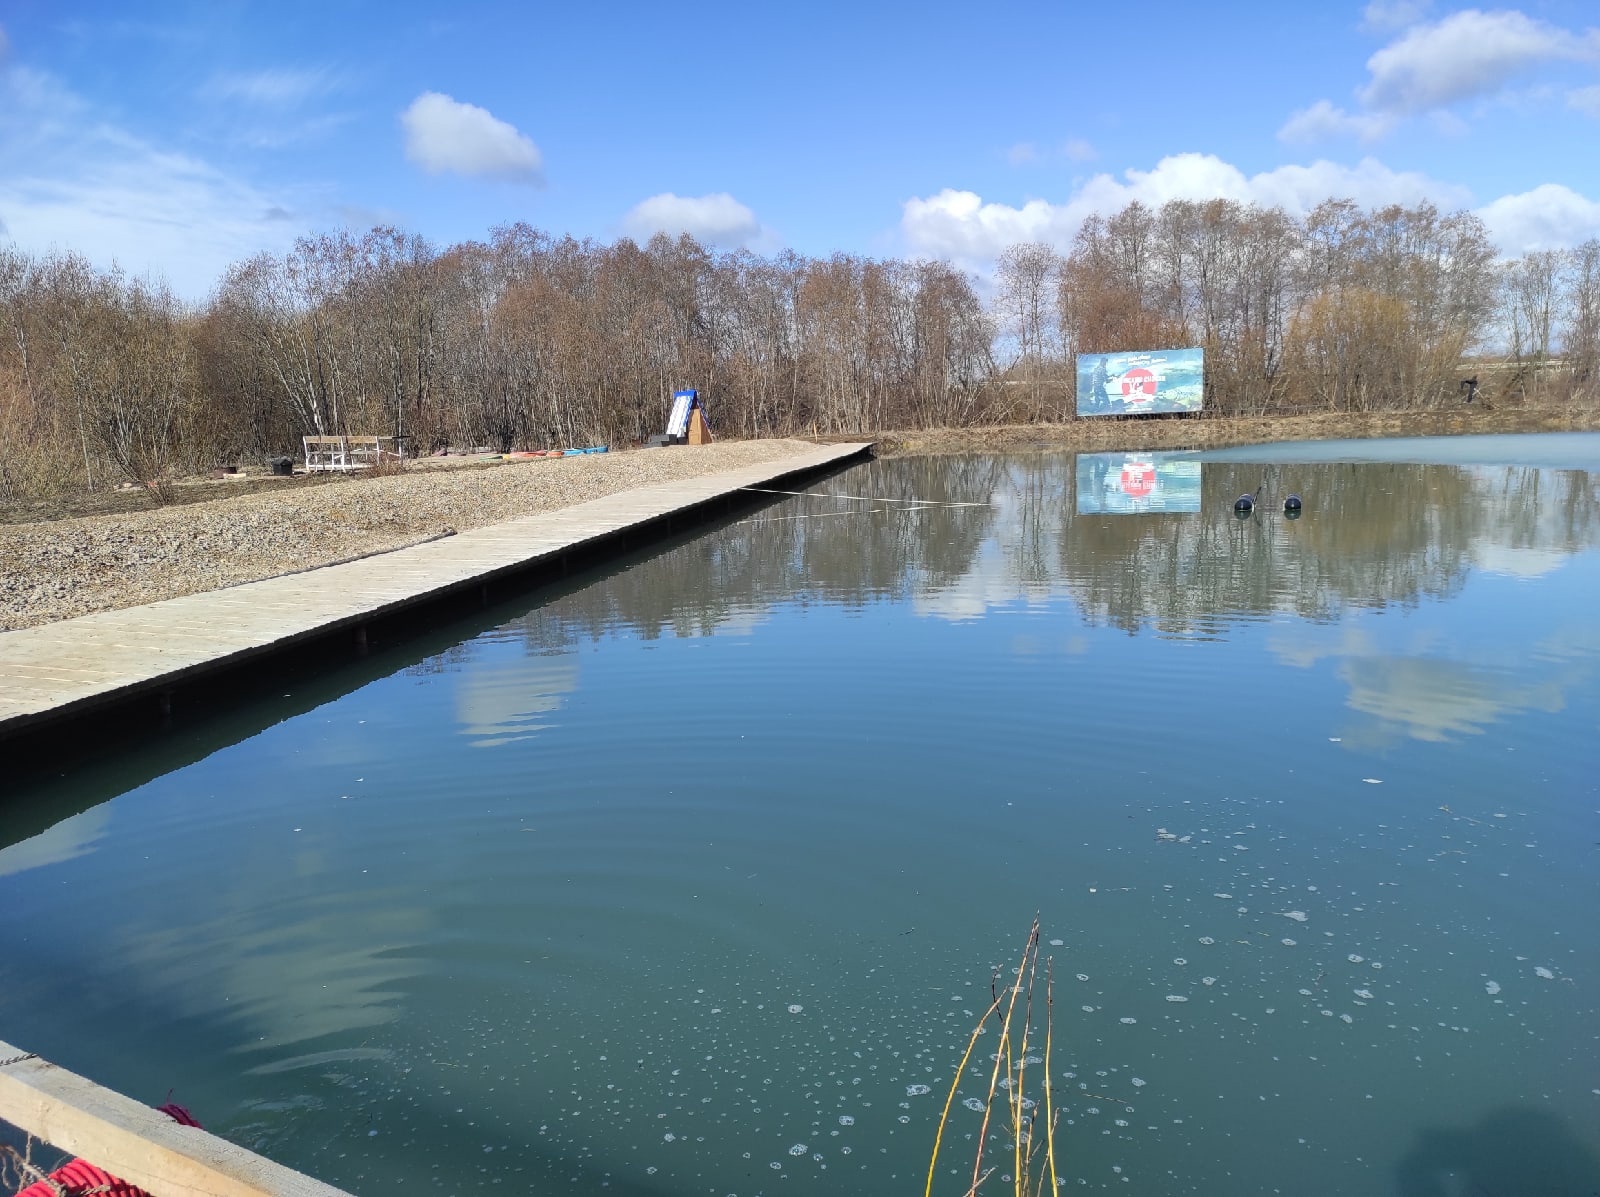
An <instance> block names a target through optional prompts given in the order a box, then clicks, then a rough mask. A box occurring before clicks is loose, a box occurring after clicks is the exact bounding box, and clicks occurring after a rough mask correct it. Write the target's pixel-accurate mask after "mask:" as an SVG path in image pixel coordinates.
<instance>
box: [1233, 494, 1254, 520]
mask: <svg viewBox="0 0 1600 1197" xmlns="http://www.w3.org/2000/svg"><path fill="white" fill-rule="evenodd" d="M1255 505H1256V497H1255V496H1254V495H1240V496H1239V497H1238V498H1237V499H1235V500H1234V501H1233V509H1234V510H1235V511H1242V512H1244V513H1245V514H1246V515H1248V514H1249V513H1250V512H1251V511H1252V510H1254V509H1255Z"/></svg>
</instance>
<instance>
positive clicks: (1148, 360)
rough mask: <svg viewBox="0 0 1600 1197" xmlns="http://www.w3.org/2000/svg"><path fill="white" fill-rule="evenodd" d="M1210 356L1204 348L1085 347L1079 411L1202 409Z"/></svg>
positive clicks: (1114, 413)
mask: <svg viewBox="0 0 1600 1197" xmlns="http://www.w3.org/2000/svg"><path fill="white" fill-rule="evenodd" d="M1205 359H1206V351H1205V350H1204V349H1150V350H1140V351H1138V352H1133V353H1080V354H1079V355H1078V414H1079V415H1080V416H1134V415H1149V414H1152V413H1156V412H1172V411H1199V410H1200V406H1201V404H1202V402H1203V401H1204V398H1205V388H1204V385H1203V384H1204V377H1205Z"/></svg>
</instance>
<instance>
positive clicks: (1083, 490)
mask: <svg viewBox="0 0 1600 1197" xmlns="http://www.w3.org/2000/svg"><path fill="white" fill-rule="evenodd" d="M1199 510H1200V459H1199V457H1198V456H1197V455H1196V454H1194V453H1080V454H1078V514H1079V515H1142V514H1145V513H1146V512H1153V511H1199Z"/></svg>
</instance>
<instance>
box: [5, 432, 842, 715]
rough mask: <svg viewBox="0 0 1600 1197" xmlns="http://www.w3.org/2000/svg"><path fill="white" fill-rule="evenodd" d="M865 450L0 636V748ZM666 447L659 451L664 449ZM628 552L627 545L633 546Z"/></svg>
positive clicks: (655, 490)
mask: <svg viewBox="0 0 1600 1197" xmlns="http://www.w3.org/2000/svg"><path fill="white" fill-rule="evenodd" d="M871 448H872V446H871V445H870V444H844V445H819V446H817V447H816V448H815V449H810V450H807V451H805V452H802V453H798V454H795V455H793V456H790V457H783V458H779V459H777V460H775V461H770V462H763V463H761V464H759V465H753V466H745V467H742V468H740V469H736V470H725V471H722V472H720V473H716V474H707V475H704V476H702V477H699V478H690V479H685V480H682V481H677V482H664V483H658V484H656V485H654V486H644V487H639V488H638V489H635V490H629V491H622V492H620V493H618V494H614V495H607V496H606V497H605V498H601V499H594V500H592V501H590V502H587V503H579V504H576V505H575V506H572V507H564V508H561V509H560V510H557V511H549V512H544V513H541V514H539V515H530V516H526V517H524V518H522V519H517V520H509V521H507V522H505V523H502V524H493V525H491V526H489V527H486V528H478V529H475V530H473V531H471V532H462V533H459V534H457V535H455V536H449V537H445V538H444V539H441V540H434V541H429V542H428V543H426V544H420V545H415V546H413V547H411V548H407V549H397V550H396V551H394V552H392V553H383V554H380V555H377V556H373V557H368V558H364V559H362V560H359V561H351V562H347V563H345V564H343V565H330V566H326V567H324V568H322V569H313V570H309V571H306V572H304V573H298V574H288V575H284V576H281V577H276V578H268V579H266V580H264V581H260V582H250V583H246V584H245V585H242V586H233V587H229V588H227V589H224V590H213V591H207V592H205V593H202V594H191V595H187V596H185V597H183V598H175V599H167V600H165V601H164V602H159V603H150V604H148V605H146V606H142V607H127V608H124V609H123V610H120V611H102V612H99V613H97V614H94V615H84V616H80V617H79V618H77V619H67V620H62V621H60V622H58V623H50V624H43V625H41V626H39V627H34V628H22V629H20V630H17V631H11V632H0V741H3V740H5V739H6V737H7V736H10V735H15V734H18V733H21V732H24V731H30V730H33V729H35V728H37V727H39V726H40V725H42V724H47V723H55V722H58V721H60V720H62V719H63V718H66V717H68V716H71V715H74V714H77V713H82V712H86V711H90V710H93V709H96V708H98V707H102V706H108V705H111V704H114V703H118V702H122V701H125V700H127V699H130V698H133V697H135V696H137V695H140V694H151V695H158V694H160V693H162V692H163V691H165V690H168V689H170V688H171V687H172V686H174V685H175V684H177V683H180V682H184V681H189V680H193V679H195V678H197V677H199V676H202V675H205V674H207V673H210V672H215V671H219V670H221V669H225V668H229V667H231V666H234V665H237V664H239V663H240V662H242V661H245V660H248V659H252V658H257V657H261V656H263V655H266V654H269V653H271V652H273V651H275V650H278V649H282V648H287V647H289V646H291V645H294V644H298V643H301V642H303V641H306V640H309V639H312V638H313V637H317V636H322V635H325V634H327V633H329V632H333V631H338V630H340V629H342V628H349V629H359V628H361V627H362V626H363V625H364V624H366V623H367V622H369V621H370V620H372V619H374V618H376V617H379V616H384V615H389V614H393V613H395V612H397V611H400V610H403V609H404V608H407V607H412V606H416V605H419V604H422V603H426V602H429V601H432V600H435V599H438V598H441V597H444V596H446V595H448V594H451V593H453V592H457V591H461V590H465V589H467V588H469V587H472V586H475V585H482V584H484V583H486V582H487V581H488V580H490V579H493V578H496V577H500V576H504V575H507V574H511V573H515V572H517V571H519V570H523V569H526V568H528V567H530V566H534V565H537V564H538V563H540V562H543V561H548V560H550V559H556V560H559V559H560V558H562V557H563V556H564V555H566V554H568V553H571V552H573V551H574V550H576V549H581V548H583V547H585V546H591V545H593V544H595V543H596V542H598V541H604V540H606V539H608V538H612V537H617V536H619V535H622V534H626V533H627V532H628V531H629V530H630V529H634V528H639V527H640V526H641V525H645V524H649V523H652V522H654V521H657V520H661V519H663V518H670V517H672V516H674V515H677V514H680V513H681V514H687V513H689V512H690V511H691V510H692V509H695V508H699V507H702V506H703V505H705V504H707V503H711V502H715V501H716V500H719V499H723V498H726V497H728V496H731V495H733V494H735V493H736V492H738V491H740V490H742V489H744V488H746V487H758V488H759V487H763V486H770V485H772V484H773V483H776V482H781V481H783V480H785V479H790V478H794V477H797V476H800V475H805V474H811V473H815V472H818V471H821V470H824V469H827V468H829V467H832V466H837V465H841V464H843V463H844V462H847V461H849V460H851V459H853V458H860V457H865V456H867V455H868V453H869V452H870V450H871ZM676 451H677V450H662V452H676ZM630 547H637V546H636V545H633V546H630Z"/></svg>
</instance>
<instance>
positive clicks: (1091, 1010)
mask: <svg viewBox="0 0 1600 1197" xmlns="http://www.w3.org/2000/svg"><path fill="white" fill-rule="evenodd" d="M1083 1012H1084V1013H1085V1014H1093V1013H1094V1007H1093V1006H1085V1007H1083Z"/></svg>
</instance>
